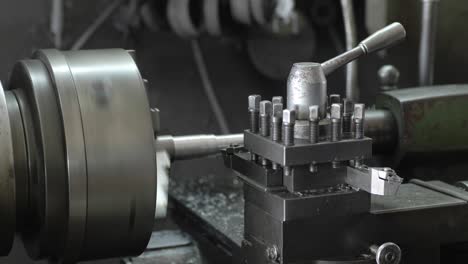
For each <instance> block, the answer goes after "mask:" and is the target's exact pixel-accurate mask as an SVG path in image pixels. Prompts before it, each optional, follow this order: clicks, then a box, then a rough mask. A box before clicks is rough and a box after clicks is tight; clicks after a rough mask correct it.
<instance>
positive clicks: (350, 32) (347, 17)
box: [341, 0, 359, 102]
mask: <svg viewBox="0 0 468 264" xmlns="http://www.w3.org/2000/svg"><path fill="white" fill-rule="evenodd" d="M341 8H342V13H343V22H344V28H345V37H346V50H351V49H353V48H354V47H355V46H356V45H357V32H356V19H355V17H354V7H353V0H341ZM346 98H347V99H349V100H351V101H353V102H358V101H359V87H358V64H357V61H352V62H350V63H349V64H348V65H347V66H346Z"/></svg>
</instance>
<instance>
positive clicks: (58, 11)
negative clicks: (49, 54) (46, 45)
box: [50, 0, 63, 49]
mask: <svg viewBox="0 0 468 264" xmlns="http://www.w3.org/2000/svg"><path fill="white" fill-rule="evenodd" d="M50 31H51V32H52V35H53V38H54V46H55V47H56V48H57V49H60V48H61V47H62V32H63V0H52V10H51V14H50Z"/></svg>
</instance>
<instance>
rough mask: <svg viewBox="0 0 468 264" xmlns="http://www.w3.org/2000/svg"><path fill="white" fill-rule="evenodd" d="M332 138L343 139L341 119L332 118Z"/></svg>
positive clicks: (334, 139) (333, 139)
mask: <svg viewBox="0 0 468 264" xmlns="http://www.w3.org/2000/svg"><path fill="white" fill-rule="evenodd" d="M331 121H332V122H331V130H332V131H331V140H332V141H340V140H341V119H335V118H334V119H332V120H331Z"/></svg>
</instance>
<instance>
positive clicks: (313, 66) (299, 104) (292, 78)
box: [287, 62, 327, 120]
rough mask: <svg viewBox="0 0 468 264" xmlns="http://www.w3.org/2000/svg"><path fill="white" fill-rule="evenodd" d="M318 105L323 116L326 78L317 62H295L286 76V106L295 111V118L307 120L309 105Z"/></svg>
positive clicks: (325, 102)
mask: <svg viewBox="0 0 468 264" xmlns="http://www.w3.org/2000/svg"><path fill="white" fill-rule="evenodd" d="M312 105H318V106H319V109H320V117H322V118H323V117H325V114H326V105H327V79H326V78H325V75H324V73H323V70H322V66H321V65H320V64H319V63H312V62H301V63H295V64H294V65H293V67H292V69H291V72H290V74H289V77H288V90H287V108H288V109H289V110H296V111H297V119H299V120H309V106H312Z"/></svg>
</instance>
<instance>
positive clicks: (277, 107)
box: [272, 103, 283, 118]
mask: <svg viewBox="0 0 468 264" xmlns="http://www.w3.org/2000/svg"><path fill="white" fill-rule="evenodd" d="M272 108H273V110H272V115H273V117H276V118H281V117H282V116H283V104H282V103H273V107H272Z"/></svg>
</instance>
